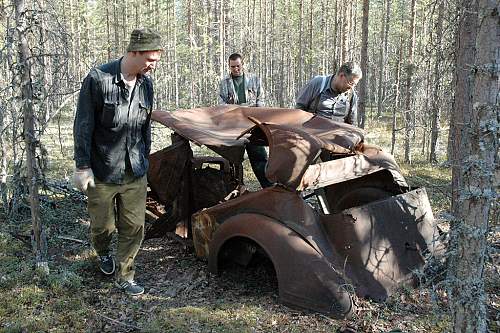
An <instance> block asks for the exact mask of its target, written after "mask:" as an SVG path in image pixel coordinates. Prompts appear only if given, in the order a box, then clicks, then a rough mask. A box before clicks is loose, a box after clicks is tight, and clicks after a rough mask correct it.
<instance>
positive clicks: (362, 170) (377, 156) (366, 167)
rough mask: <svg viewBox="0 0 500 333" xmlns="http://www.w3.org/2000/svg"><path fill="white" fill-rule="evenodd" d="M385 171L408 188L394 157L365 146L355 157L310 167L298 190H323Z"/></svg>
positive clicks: (399, 183) (396, 181) (400, 184)
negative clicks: (323, 188) (329, 186)
mask: <svg viewBox="0 0 500 333" xmlns="http://www.w3.org/2000/svg"><path fill="white" fill-rule="evenodd" d="M384 169H385V170H389V171H390V172H391V174H392V176H393V181H394V182H395V183H397V184H398V185H399V186H401V187H408V184H407V183H406V181H405V179H404V178H403V176H402V175H401V173H400V171H399V167H398V165H397V163H396V161H395V160H394V157H392V155H390V154H387V153H385V152H383V151H382V150H380V149H378V148H375V147H369V148H368V147H367V145H363V146H362V148H361V149H360V150H359V151H357V152H356V154H355V155H351V156H347V157H344V158H340V159H336V160H332V161H328V162H323V163H317V164H311V165H309V166H308V168H307V170H306V171H305V172H304V175H303V177H302V178H301V182H300V184H299V185H298V187H297V189H298V190H299V191H303V190H312V189H317V188H322V187H326V186H328V185H332V184H336V183H340V182H344V181H347V180H351V179H355V178H359V177H362V176H365V175H369V174H373V173H376V172H378V171H381V170H384Z"/></svg>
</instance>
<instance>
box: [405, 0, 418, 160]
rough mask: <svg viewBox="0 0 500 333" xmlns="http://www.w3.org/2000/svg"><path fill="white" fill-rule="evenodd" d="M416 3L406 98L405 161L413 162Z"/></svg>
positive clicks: (410, 42) (411, 31) (407, 70)
mask: <svg viewBox="0 0 500 333" xmlns="http://www.w3.org/2000/svg"><path fill="white" fill-rule="evenodd" d="M415 4H416V0H411V9H410V11H411V16H410V41H409V44H408V62H407V67H406V87H405V89H406V100H405V109H404V112H405V162H406V163H411V161H412V158H411V149H410V146H411V138H412V132H413V127H412V119H413V115H412V113H413V112H414V110H412V108H411V100H412V96H411V95H412V90H411V81H412V77H413V66H414V64H413V51H414V48H415V14H416V12H415Z"/></svg>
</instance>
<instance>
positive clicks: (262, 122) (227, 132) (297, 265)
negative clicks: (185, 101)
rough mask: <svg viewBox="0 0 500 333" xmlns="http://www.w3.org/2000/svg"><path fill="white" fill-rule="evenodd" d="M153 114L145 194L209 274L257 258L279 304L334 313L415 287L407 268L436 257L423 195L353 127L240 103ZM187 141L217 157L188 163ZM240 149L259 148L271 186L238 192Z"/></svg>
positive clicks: (430, 216)
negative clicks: (274, 284)
mask: <svg viewBox="0 0 500 333" xmlns="http://www.w3.org/2000/svg"><path fill="white" fill-rule="evenodd" d="M152 119H153V120H155V121H157V122H159V123H161V124H163V125H165V126H167V127H169V128H170V129H171V130H172V131H173V132H174V134H173V135H172V145H171V146H169V147H166V148H165V149H163V150H160V151H158V152H155V153H153V154H151V157H150V169H149V172H148V180H149V186H150V189H151V192H150V193H151V197H152V198H154V200H156V202H159V203H161V204H163V205H165V207H166V208H165V211H164V212H163V215H162V214H160V213H158V212H156V215H157V216H160V220H161V219H163V220H162V223H163V224H164V225H169V224H170V226H171V227H172V226H173V227H174V228H175V227H177V228H178V227H179V225H181V224H183V225H184V226H185V227H186V228H185V229H184V232H185V234H184V236H187V237H192V239H193V244H194V248H195V252H196V255H197V256H198V257H200V258H204V259H206V260H207V261H208V268H209V270H210V271H211V272H213V273H217V272H218V271H219V269H220V268H221V265H222V264H223V263H224V262H225V261H228V260H231V261H234V262H236V263H240V264H243V265H245V264H247V263H248V262H249V261H250V259H251V258H252V256H253V255H254V253H255V252H256V251H261V252H263V253H264V254H265V255H266V256H267V257H268V258H269V259H270V261H271V262H272V264H273V266H274V270H275V273H276V277H277V280H278V289H279V298H280V300H281V301H282V302H283V303H284V304H287V305H289V306H293V307H298V308H303V309H307V310H312V311H317V312H320V313H324V314H326V315H329V316H332V317H335V318H343V317H347V316H349V315H350V314H351V313H352V312H353V311H354V310H355V303H354V301H353V300H354V299H355V295H356V296H358V297H368V298H371V299H374V300H379V301H382V300H384V299H386V298H387V297H388V296H389V295H390V294H391V293H392V292H394V290H395V289H396V288H397V287H399V286H401V285H414V284H415V282H416V281H415V277H414V271H415V270H418V269H420V268H422V266H423V265H424V262H425V256H426V255H427V254H433V253H435V252H436V251H438V250H439V246H438V245H439V244H438V243H437V241H436V233H437V231H436V226H435V222H434V218H433V214H432V210H431V207H430V204H429V200H428V198H427V194H426V191H425V189H423V188H419V189H411V188H410V187H409V186H408V184H407V183H406V181H405V179H404V177H403V176H402V175H401V172H400V170H399V167H398V165H397V163H396V161H395V160H394V158H393V157H392V156H391V155H390V154H387V153H385V152H383V151H382V150H381V149H379V148H377V147H375V146H371V145H368V144H366V143H364V134H363V131H362V130H361V129H359V128H357V127H354V126H351V125H348V124H344V123H338V122H335V121H332V120H329V119H326V118H323V117H319V116H315V115H313V114H311V113H308V112H304V111H301V110H295V109H282V108H249V107H238V106H218V107H211V108H199V109H190V110H181V111H176V112H172V113H170V112H159V111H157V112H153V115H152ZM190 142H191V143H194V144H196V145H198V146H206V147H208V148H209V149H210V150H211V151H213V152H215V154H214V155H218V156H211V157H203V156H194V155H193V150H192V149H191V146H190ZM248 142H251V143H253V144H257V145H264V146H268V147H269V160H268V163H267V166H266V177H267V178H268V179H269V180H270V181H271V182H272V183H274V185H273V186H272V187H269V188H265V189H261V190H258V191H248V190H246V189H245V187H244V186H243V185H244V180H243V168H242V162H243V158H244V145H245V144H246V143H248ZM214 166H215V167H214ZM204 177H205V178H206V177H212V178H210V179H209V180H208V181H205V182H203V181H202V180H203V178H204ZM203 184H204V185H203ZM207 184H208V185H207ZM203 186H205V187H206V188H205V190H203ZM202 192H203V193H202Z"/></svg>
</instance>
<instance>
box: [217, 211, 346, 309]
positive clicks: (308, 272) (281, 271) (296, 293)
mask: <svg viewBox="0 0 500 333" xmlns="http://www.w3.org/2000/svg"><path fill="white" fill-rule="evenodd" d="M249 226H251V227H250V228H249ZM239 237H241V238H244V239H248V240H251V241H253V242H255V243H256V244H257V245H258V246H260V247H261V248H262V249H263V250H264V251H265V253H266V254H267V255H268V257H269V258H270V260H271V261H272V263H273V265H274V269H275V271H276V275H277V279H278V288H279V296H280V300H281V301H282V302H283V303H285V304H287V305H290V306H294V307H298V308H302V309H308V310H313V311H318V312H321V313H324V314H326V315H329V316H331V317H334V318H345V317H349V316H350V315H351V314H352V312H353V310H354V303H353V300H352V297H351V294H350V293H349V291H348V290H347V289H346V288H348V284H347V283H346V282H345V280H344V279H343V278H342V273H341V272H339V271H338V270H336V269H335V268H334V267H333V265H331V264H330V263H329V262H328V260H326V259H325V257H324V256H323V255H322V254H321V253H319V252H318V251H317V250H316V249H314V247H312V246H311V245H310V244H309V243H308V242H307V241H306V240H304V238H302V237H301V236H300V235H299V234H298V233H296V232H295V231H293V230H292V229H290V228H288V227H287V226H285V225H283V224H282V223H280V222H278V221H276V220H274V219H272V218H269V217H267V216H263V215H259V214H252V213H242V214H238V215H235V216H232V217H230V218H228V219H227V220H225V221H224V223H222V224H221V225H220V226H219V227H218V228H217V230H216V231H215V233H214V235H213V239H212V241H211V243H210V251H209V256H208V267H209V270H210V272H212V273H217V272H218V268H219V264H220V262H219V260H220V253H221V250H222V249H223V247H224V245H225V244H227V242H229V241H230V240H232V239H235V238H239Z"/></svg>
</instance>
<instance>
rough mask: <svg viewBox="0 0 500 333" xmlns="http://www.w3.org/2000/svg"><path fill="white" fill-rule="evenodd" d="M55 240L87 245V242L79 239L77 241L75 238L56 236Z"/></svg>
mask: <svg viewBox="0 0 500 333" xmlns="http://www.w3.org/2000/svg"><path fill="white" fill-rule="evenodd" d="M56 237H57V238H59V239H64V240H68V241H72V242H76V243H80V244H85V245H86V244H88V242H87V241H84V240H81V239H77V238H73V237H69V236H56Z"/></svg>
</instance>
